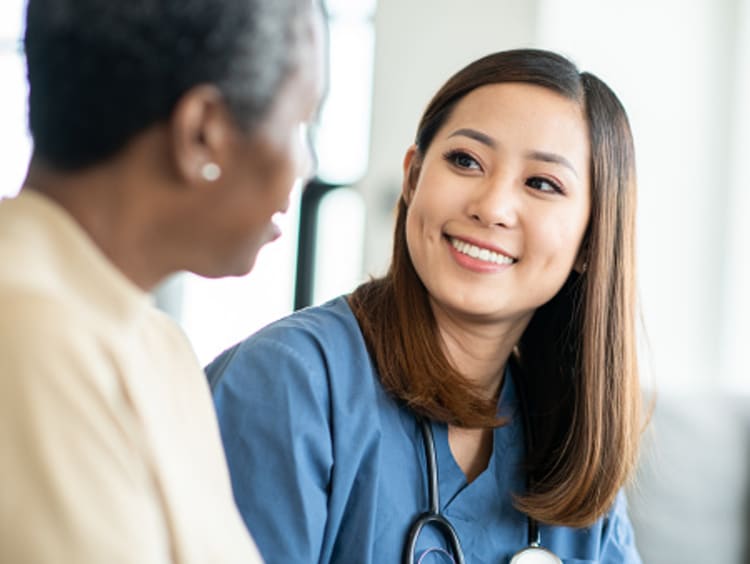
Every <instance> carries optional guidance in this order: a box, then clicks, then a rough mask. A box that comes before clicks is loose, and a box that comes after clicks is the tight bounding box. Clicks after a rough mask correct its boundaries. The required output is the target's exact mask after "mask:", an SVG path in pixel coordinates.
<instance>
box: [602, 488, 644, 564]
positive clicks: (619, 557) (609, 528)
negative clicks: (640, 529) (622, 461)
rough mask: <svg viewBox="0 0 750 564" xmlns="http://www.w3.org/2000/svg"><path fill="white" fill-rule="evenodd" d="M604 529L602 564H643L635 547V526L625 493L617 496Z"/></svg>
mask: <svg viewBox="0 0 750 564" xmlns="http://www.w3.org/2000/svg"><path fill="white" fill-rule="evenodd" d="M606 519H607V524H606V525H605V527H604V529H603V538H602V554H601V563H602V564H642V563H641V557H640V555H639V554H638V549H637V548H636V546H635V536H634V534H633V526H632V524H631V523H630V518H629V517H628V509H627V500H626V499H625V493H624V492H622V491H621V492H620V493H619V494H617V498H616V499H615V503H614V505H613V507H612V509H611V510H610V512H609V514H608V515H607V516H606Z"/></svg>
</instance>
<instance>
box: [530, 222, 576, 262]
mask: <svg viewBox="0 0 750 564" xmlns="http://www.w3.org/2000/svg"><path fill="white" fill-rule="evenodd" d="M584 229H585V223H584V221H583V220H573V221H571V219H570V218H559V217H549V218H545V219H542V220H540V221H538V222H536V223H535V224H534V226H533V230H532V232H531V237H530V242H531V243H532V244H533V245H534V246H535V247H536V248H537V250H538V251H539V253H540V255H541V256H542V257H544V260H545V264H547V265H550V266H551V265H555V266H558V267H562V266H563V265H564V266H565V268H567V267H570V268H572V266H573V263H574V261H575V259H576V256H577V254H578V249H579V247H580V245H581V241H582V240H583V233H584Z"/></svg>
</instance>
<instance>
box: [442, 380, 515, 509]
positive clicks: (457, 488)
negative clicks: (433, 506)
mask: <svg viewBox="0 0 750 564" xmlns="http://www.w3.org/2000/svg"><path fill="white" fill-rule="evenodd" d="M516 407H517V406H516V393H515V386H514V385H513V380H512V377H511V374H510V368H509V367H508V368H506V370H505V374H504V376H503V383H502V388H501V390H500V397H499V399H498V414H499V415H501V416H504V417H507V418H508V422H507V423H506V425H504V426H502V427H496V428H495V429H493V433H492V451H491V453H490V459H489V461H488V462H487V466H486V467H485V469H484V470H482V472H480V473H479V475H477V477H476V478H474V480H473V481H472V482H471V483H469V481H468V480H467V478H466V474H464V471H463V470H462V469H461V467H460V466H459V465H458V462H457V461H456V458H455V457H454V456H453V451H452V450H451V448H450V443H449V441H448V425H447V424H446V423H443V422H436V421H431V422H430V425H431V426H432V432H433V434H434V436H435V451H436V456H437V465H438V484H439V489H440V501H441V506H442V507H441V509H443V510H446V511H450V510H451V508H452V507H453V508H454V509H455V508H456V506H457V505H458V506H460V505H461V500H462V499H463V498H470V497H472V495H471V493H472V491H474V490H477V489H479V490H480V491H487V488H494V487H495V486H496V478H495V476H496V473H497V469H496V466H497V464H498V458H499V457H501V456H506V455H511V453H510V452H509V449H510V448H513V443H512V440H511V439H512V435H515V434H516V432H517V429H516V427H517V425H518V423H520V421H515V420H514V416H515V414H516V412H517V409H516ZM461 513H463V512H461Z"/></svg>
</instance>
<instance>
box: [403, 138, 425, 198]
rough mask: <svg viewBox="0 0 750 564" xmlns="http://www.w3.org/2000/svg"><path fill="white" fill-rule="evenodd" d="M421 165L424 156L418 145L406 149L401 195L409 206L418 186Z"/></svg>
mask: <svg viewBox="0 0 750 564" xmlns="http://www.w3.org/2000/svg"><path fill="white" fill-rule="evenodd" d="M421 166H422V157H421V156H420V154H419V149H417V146H416V145H412V146H411V147H409V148H408V149H407V150H406V155H404V165H403V168H404V179H403V184H402V186H401V197H402V198H403V199H404V203H405V204H406V205H407V206H408V205H409V203H410V202H411V198H412V196H413V195H414V190H416V188H417V180H418V179H419V170H420V168H421Z"/></svg>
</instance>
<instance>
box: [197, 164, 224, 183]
mask: <svg viewBox="0 0 750 564" xmlns="http://www.w3.org/2000/svg"><path fill="white" fill-rule="evenodd" d="M201 176H202V177H203V180H205V181H206V182H215V181H216V180H218V179H219V177H220V176H221V168H220V167H219V165H217V164H216V163H206V164H204V165H203V166H202V167H201Z"/></svg>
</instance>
